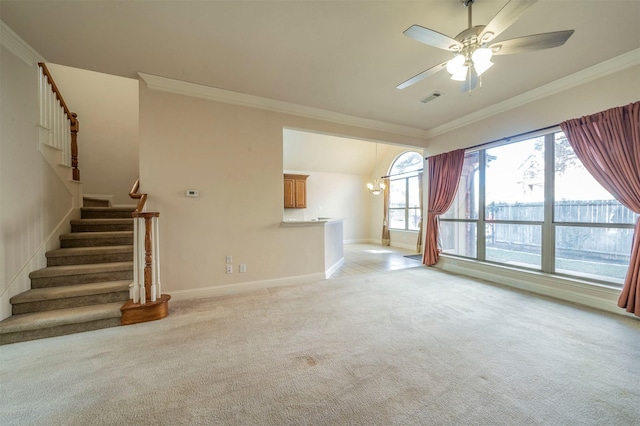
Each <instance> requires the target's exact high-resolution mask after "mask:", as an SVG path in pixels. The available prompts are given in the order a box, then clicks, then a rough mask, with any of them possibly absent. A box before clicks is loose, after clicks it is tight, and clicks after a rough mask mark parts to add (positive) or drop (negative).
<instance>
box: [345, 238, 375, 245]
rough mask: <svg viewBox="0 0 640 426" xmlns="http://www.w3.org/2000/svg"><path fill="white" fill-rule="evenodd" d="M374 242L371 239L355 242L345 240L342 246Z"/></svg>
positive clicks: (359, 239) (355, 240)
mask: <svg viewBox="0 0 640 426" xmlns="http://www.w3.org/2000/svg"><path fill="white" fill-rule="evenodd" d="M371 242H373V240H371V239H369V238H358V239H354V240H343V241H342V244H368V243H371Z"/></svg>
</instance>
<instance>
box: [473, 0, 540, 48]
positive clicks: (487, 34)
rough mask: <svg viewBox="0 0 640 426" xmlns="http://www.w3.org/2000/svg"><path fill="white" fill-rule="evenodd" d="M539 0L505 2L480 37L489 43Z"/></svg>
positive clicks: (483, 41) (482, 40)
mask: <svg viewBox="0 0 640 426" xmlns="http://www.w3.org/2000/svg"><path fill="white" fill-rule="evenodd" d="M536 1H537V0H511V1H510V2H509V3H507V4H505V5H504V7H503V8H502V9H500V12H498V14H497V15H496V16H494V17H493V19H492V20H491V21H490V22H489V23H488V24H487V26H486V27H484V30H483V31H482V34H480V37H478V39H479V40H481V42H482V43H487V42H489V41H491V40H493V39H494V38H496V37H497V36H498V35H499V34H500V33H501V32H503V31H504V30H506V29H507V28H509V27H510V26H511V24H513V23H514V22H516V20H518V18H519V17H521V16H522V15H523V14H524V12H526V10H527V9H528V8H529V7H530V6H532V5H533V4H534V3H535V2H536Z"/></svg>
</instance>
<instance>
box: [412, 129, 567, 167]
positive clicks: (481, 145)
mask: <svg viewBox="0 0 640 426" xmlns="http://www.w3.org/2000/svg"><path fill="white" fill-rule="evenodd" d="M558 126H560V124H554V125H553V126H547V127H541V128H539V129H536V130H530V131H528V132H524V133H518V134H517V135H513V136H506V137H504V138H500V139H495V140H492V141H489V142H483V143H481V144H478V145H473V146H469V147H467V148H464V150H465V151H466V150H470V149H476V148H482V147H483V146H487V145H491V144H494V143H496V142H500V141H505V142H509V141H510V140H511V139H514V138H519V137H521V136H526V135H530V134H531V133H538V132H542V131H543V130H549V129H553V128H555V127H558ZM432 157H433V156H432ZM424 159H425V160H428V159H429V157H424Z"/></svg>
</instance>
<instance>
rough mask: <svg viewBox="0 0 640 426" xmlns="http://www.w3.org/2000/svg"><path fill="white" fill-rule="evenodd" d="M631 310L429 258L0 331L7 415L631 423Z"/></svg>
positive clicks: (638, 349)
mask: <svg viewBox="0 0 640 426" xmlns="http://www.w3.org/2000/svg"><path fill="white" fill-rule="evenodd" d="M639 363H640V321H638V320H635V319H631V318H626V317H622V316H616V315H610V314H606V313H601V312H597V311H593V310H589V309H586V308H581V307H577V306H573V305H569V304H563V303H559V302H555V301H551V300H547V299H543V298H539V297H536V296H532V295H528V294H524V293H519V292H515V291H512V290H508V289H503V288H500V287H497V286H492V285H488V284H486V283H480V282H476V281H472V280H468V279H464V278H461V277H457V276H453V275H447V274H443V273H441V272H438V271H436V270H433V269H429V268H423V267H418V268H413V269H406V270H401V271H393V272H386V273H376V274H370V275H362V276H357V277H351V278H342V279H336V280H329V281H320V282H317V283H314V284H308V285H299V286H292V287H286V288H279V289H274V290H270V291H258V292H253V293H248V294H245V295H240V296H234V297H225V298H215V299H207V300H195V301H183V302H172V303H171V312H170V316H169V317H168V318H166V319H164V320H161V321H157V322H153V323H146V324H139V325H135V326H127V327H117V328H112V329H105V330H99V331H94V332H88V333H82V334H77V335H69V336H62V337H56V338H50V339H44V340H40V341H32V342H24V343H17V344H12V345H6V346H3V347H0V374H1V383H0V386H1V398H0V423H1V424H3V425H97V424H110V425H125V424H160V425H179V424H194V425H198V424H202V425H417V424H427V425H434V424H437V425H446V424H452V425H460V424H469V425H471V424H473V425H575V424H580V425H582V424H593V425H632V424H636V425H637V424H639V423H640V386H639V384H640V368H638V367H639Z"/></svg>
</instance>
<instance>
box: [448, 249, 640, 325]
mask: <svg viewBox="0 0 640 426" xmlns="http://www.w3.org/2000/svg"><path fill="white" fill-rule="evenodd" d="M436 268H438V269H441V270H443V271H446V272H452V273H456V274H461V275H466V276H468V277H472V278H476V279H481V280H487V281H490V282H493V283H498V284H503V285H505V286H508V287H513V288H517V289H519V290H524V291H528V292H531V293H536V294H540V295H544V296H549V297H553V298H555V299H560V300H564V301H567V302H572V303H577V304H580V305H585V306H590V307H592V308H596V309H601V310H603V311H607V312H611V313H614V314H620V315H626V316H630V317H632V315H631V314H628V313H627V312H626V311H625V310H624V309H621V308H619V307H618V305H617V302H618V297H619V296H620V290H619V289H616V288H612V287H607V286H599V285H595V284H591V283H588V282H586V281H582V280H579V279H572V278H565V277H560V276H557V275H551V274H545V273H542V272H534V271H525V270H521V269H516V268H510V267H508V266H501V265H493V264H488V263H483V262H478V261H474V260H471V259H462V258H454V257H446V256H441V257H440V260H439V261H438V264H437V265H436Z"/></svg>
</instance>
